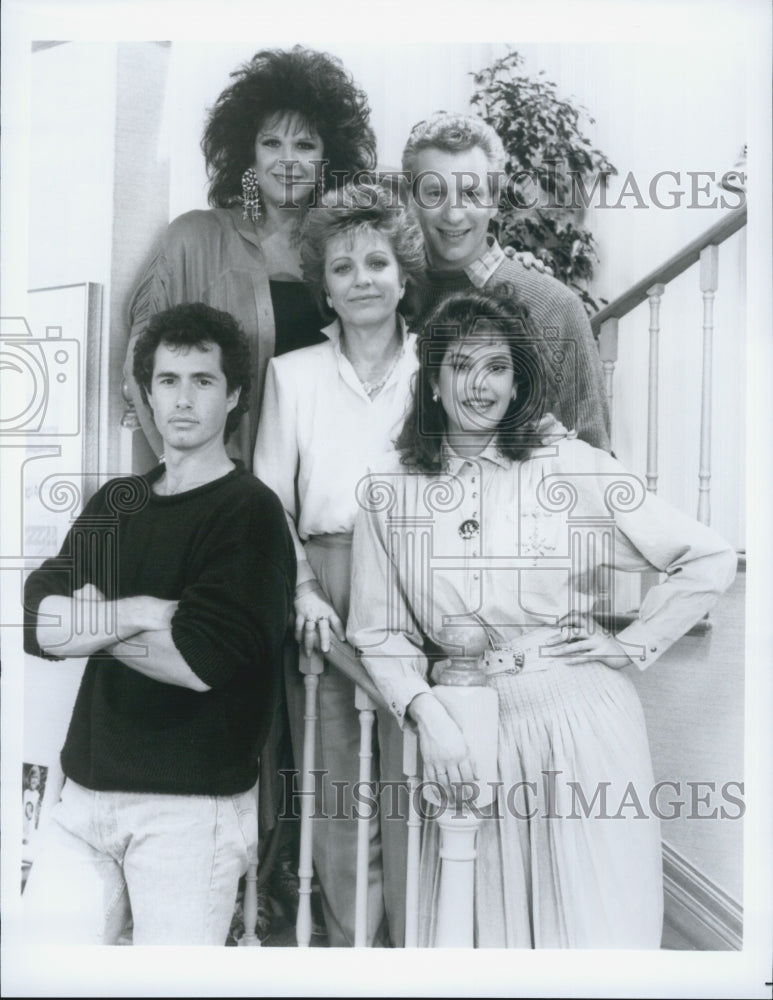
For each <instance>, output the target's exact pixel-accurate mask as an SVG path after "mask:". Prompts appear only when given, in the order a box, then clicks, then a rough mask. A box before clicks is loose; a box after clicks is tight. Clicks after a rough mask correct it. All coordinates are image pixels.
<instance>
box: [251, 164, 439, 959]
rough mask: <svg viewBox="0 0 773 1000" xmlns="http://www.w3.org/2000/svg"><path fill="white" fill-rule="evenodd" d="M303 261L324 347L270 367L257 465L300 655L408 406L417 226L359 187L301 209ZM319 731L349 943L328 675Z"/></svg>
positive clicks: (294, 703) (331, 610)
mask: <svg viewBox="0 0 773 1000" xmlns="http://www.w3.org/2000/svg"><path fill="white" fill-rule="evenodd" d="M301 259H302V263H303V272H304V278H305V279H306V280H307V281H308V282H309V284H310V285H311V288H312V290H313V292H314V293H315V295H316V298H317V299H318V303H319V305H320V307H321V308H322V309H323V311H327V313H328V315H330V316H331V317H334V318H333V322H332V323H331V324H330V325H329V326H327V327H325V329H324V330H323V333H324V334H325V336H326V340H325V342H324V343H322V344H318V345H315V346H313V347H308V348H304V349H302V350H298V351H292V352H290V353H288V354H285V355H283V356H282V357H279V358H274V359H273V360H272V361H271V362H270V363H269V365H268V371H267V374H266V384H265V390H264V399H263V408H262V411H261V417H260V423H259V431H258V439H257V445H256V448H255V461H254V471H255V474H256V475H257V476H258V477H259V478H260V479H262V480H263V481H264V482H265V483H266V484H267V485H268V486H270V487H271V488H272V489H273V490H274V491H275V492H276V493H277V495H278V496H279V498H280V500H281V501H282V503H283V505H284V508H285V510H286V512H287V517H288V521H289V524H290V528H291V531H292V533H293V536H294V538H295V543H296V554H297V557H298V576H297V586H296V592H295V615H296V617H295V638H296V640H297V641H298V642H300V643H303V644H304V646H305V648H306V649H307V651H311V649H313V648H314V647H315V645H318V646H319V648H321V650H322V651H323V652H327V651H328V649H329V646H330V632H331V630H332V632H333V633H334V634H335V635H336V636H338V638H339V639H343V638H344V637H345V633H344V623H345V622H346V619H347V617H348V611H349V584H350V567H351V534H352V529H353V527H354V519H355V516H356V513H357V500H356V491H357V485H358V483H359V481H360V480H361V479H362V478H363V476H364V475H365V474H366V473H367V471H368V468H369V467H371V466H374V465H375V466H376V467H378V465H379V464H380V463H381V462H383V460H384V456H385V455H386V454H388V453H389V452H391V451H392V450H393V447H394V445H393V442H394V439H395V437H396V436H397V433H398V432H399V430H400V428H401V427H402V424H403V422H404V420H405V416H406V413H407V408H408V404H409V401H410V395H411V380H412V376H413V374H414V372H415V371H416V368H417V366H418V361H417V358H416V349H415V340H416V338H415V335H414V334H411V333H409V332H408V329H407V327H406V323H405V320H404V318H403V316H402V315H401V314H400V312H398V307H400V306H401V302H402V301H403V300H404V296H405V291H406V284H407V282H409V281H410V280H411V279H412V278H413V279H416V278H417V277H418V276H419V274H420V272H421V270H422V268H423V266H424V246H423V241H422V237H421V231H420V229H419V228H418V225H417V224H416V223H415V222H414V221H412V220H411V218H409V216H408V215H407V214H406V212H405V210H404V208H403V207H402V206H401V205H400V204H399V202H398V200H397V198H396V195H395V192H394V191H393V190H392V189H391V188H389V187H387V186H383V185H380V184H373V183H367V182H359V183H358V184H357V185H356V186H350V187H347V188H345V189H344V190H343V192H338V193H337V194H336V195H334V196H333V195H331V197H330V198H328V199H325V200H324V201H323V207H321V208H316V209H314V208H312V209H310V210H309V213H308V215H307V218H306V221H305V224H304V228H303V232H302V236H301ZM286 680H287V692H288V709H289V713H290V729H291V734H292V738H293V749H294V753H295V757H296V761H297V762H300V760H301V759H302V747H303V711H304V708H303V701H304V692H303V681H302V677H301V676H300V675H299V674H298V671H297V666H296V665H293V664H290V669H289V670H288V671H287V677H286ZM386 721H388V722H389V723H390V725H392V723H391V720H389V719H387V720H386ZM393 728H395V729H396V727H393ZM317 729H318V748H317V756H316V761H317V767H319V768H321V769H324V770H325V771H326V775H325V778H324V779H323V802H322V805H323V808H324V809H325V811H326V813H327V815H328V816H332V815H333V814H334V813H336V812H339V814H340V812H341V808H340V807H339V806H338V799H337V798H336V789H335V787H334V786H332V785H331V782H332V781H336V782H346V783H348V784H347V785H346V794H345V801H344V802H343V804H342V805H343V810H344V812H345V814H346V816H347V817H349V818H347V819H342V818H337V819H319V820H315V830H314V866H315V870H316V873H317V877H318V879H319V882H320V887H321V890H322V902H323V910H324V914H325V922H326V925H327V932H328V940H329V944H330V945H331V946H347V945H352V944H353V938H354V888H355V887H354V862H355V857H356V836H357V833H356V822H355V821H354V820H353V819H352V818H351V817H352V815H353V809H354V806H355V805H356V803H354V801H353V800H352V791H351V790H352V787H353V785H354V784H355V783H356V782H357V781H358V778H359V760H358V750H359V722H358V718H357V713H356V711H355V708H354V687H353V685H352V683H351V682H350V681H348V680H347V679H346V678H345V677H343V676H342V675H341V674H339V673H338V672H337V671H335V670H327V671H325V673H324V674H323V675H322V676H321V678H320V685H319V724H318V727H317ZM383 735H384V734H383V733H382V734H380V742H381V743H382V753H384V751H385V746H384V745H383V744H384V739H383ZM397 735H399V734H397ZM340 787H343V786H339V788H340ZM392 825H393V826H395V824H392ZM380 839H381V838H380V831H379V822H378V819H377V818H376V819H374V821H373V822H372V824H371V840H370V862H371V864H370V887H369V897H368V924H369V931H368V943H376V944H385V943H387V942H388V940H389V935H388V931H387V928H386V926H385V921H384V912H385V910H384V885H383V877H382V864H381V843H380ZM391 888H392V887H391V886H387V887H386V897H387V898H386V906H387V912H388V913H389V914H390V918H391V917H392V913H394V919H392V920H391V924H392V926H391V927H390V928H389V931H391V940H392V941H393V942H395V943H396V942H399V941H400V938H401V936H402V928H401V924H402V920H401V909H402V896H401V892H400V887H399V886H397V889H398V891H397V893H395V892H394V889H392V897H391V898H393V905H390V889H391Z"/></svg>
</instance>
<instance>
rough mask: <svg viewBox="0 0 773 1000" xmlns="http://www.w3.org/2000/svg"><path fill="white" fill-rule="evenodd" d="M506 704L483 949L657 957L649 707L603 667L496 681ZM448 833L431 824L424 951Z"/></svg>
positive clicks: (484, 836)
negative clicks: (608, 951)
mask: <svg viewBox="0 0 773 1000" xmlns="http://www.w3.org/2000/svg"><path fill="white" fill-rule="evenodd" d="M488 682H489V684H490V685H491V686H492V687H493V688H494V689H495V690H496V692H497V694H498V697H499V747H498V763H499V779H500V781H501V782H502V785H501V787H500V788H499V791H498V798H497V803H496V805H497V808H496V815H495V816H494V817H493V818H484V819H482V820H481V824H480V827H479V830H478V834H477V859H476V862H475V903H474V909H475V915H474V920H475V927H474V937H475V944H476V947H508V948H659V947H660V939H661V933H662V920H663V889H662V862H661V842H660V824H659V820H658V817H657V814H656V813H654V812H653V810H652V808H651V806H650V801H649V800H650V794H651V792H652V789H653V786H654V779H653V774H652V764H651V758H650V751H649V745H648V741H647V733H646V727H645V722H644V715H643V712H642V708H641V703H640V701H639V697H638V695H637V693H636V690H635V688H634V686H633V684H632V682H631V680H630V679H629V678H628V677H627V676H626V674H625V673H624V672H623V671H618V670H613V669H611V668H609V667H607V666H605V665H604V664H602V663H598V662H593V663H588V664H585V665H582V666H569V665H567V664H561V663H558V662H557V663H555V664H553V665H551V666H550V667H549V668H548V669H547V670H544V671H536V672H526V673H523V674H520V675H511V674H498V675H493V676H490V677H489V678H488ZM439 874H440V861H439V830H438V825H437V823H436V822H434V821H433V820H427V821H426V822H425V824H424V836H423V844H422V860H421V874H420V907H421V909H420V943H421V944H422V945H423V946H425V947H432V946H434V945H435V944H436V943H437V942H436V940H435V926H436V917H437V911H436V910H437V894H438V887H439Z"/></svg>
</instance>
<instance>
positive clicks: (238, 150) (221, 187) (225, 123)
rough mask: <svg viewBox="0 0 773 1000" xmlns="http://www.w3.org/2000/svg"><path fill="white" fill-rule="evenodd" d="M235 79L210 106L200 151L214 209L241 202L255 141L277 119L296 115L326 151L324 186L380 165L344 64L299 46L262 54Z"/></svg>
mask: <svg viewBox="0 0 773 1000" xmlns="http://www.w3.org/2000/svg"><path fill="white" fill-rule="evenodd" d="M231 78H232V79H233V80H234V81H235V82H234V83H232V84H231V85H230V86H229V87H227V88H226V89H225V90H224V91H223V92H222V93H221V94H220V96H219V97H218V99H217V101H216V103H215V104H214V106H213V107H212V108H211V109H210V111H209V115H208V118H207V124H206V127H205V129H204V135H203V137H202V140H201V149H202V151H203V153H204V158H205V160H206V163H207V176H208V177H209V181H210V184H209V204H210V205H212V206H218V207H220V208H227V207H228V206H229V205H232V204H234V203H235V202H236V201H237V200H238V199H239V198H240V197H241V178H242V174H243V173H244V171H245V170H246V169H247V168H248V167H250V166H252V164H253V162H254V159H255V137H256V136H257V134H258V132H259V130H260V129H261V128H262V126H263V125H264V123H265V122H266V121H268V120H270V119H271V118H272V117H274V116H276V115H277V114H284V113H289V114H297V115H299V116H300V117H301V118H302V119H303V120H304V121H305V122H306V123H307V125H309V126H310V127H312V128H314V130H315V131H316V132H317V133H318V135H319V137H320V138H321V140H322V143H323V146H324V160H325V168H326V169H325V174H324V178H325V189H326V190H329V189H330V188H332V187H335V186H337V185H340V184H341V183H342V182H343V181H344V180H346V179H347V178H351V177H352V176H353V175H354V174H356V173H357V172H358V171H360V170H371V169H372V168H373V167H374V166H375V162H376V137H375V134H374V132H373V129H372V128H371V126H370V122H369V118H370V107H369V105H368V98H367V96H366V95H365V93H364V91H362V90H361V89H360V88H359V87H357V85H356V84H355V83H354V80H353V79H352V77H351V75H350V74H349V73H348V72H347V71H346V70H345V69H344V66H343V64H342V63H341V61H340V60H339V59H338V58H336V57H335V56H332V55H330V54H329V53H326V52H316V51H314V50H313V49H307V48H304V47H303V46H301V45H296V46H294V47H293V48H292V49H289V50H284V49H263V50H262V51H260V52H257V53H256V54H255V55H254V56H253V57H252V59H250V60H249V62H246V63H244V64H243V65H242V66H241V67H240V68H239V69H238V70H235V71H234V72H233V73H231Z"/></svg>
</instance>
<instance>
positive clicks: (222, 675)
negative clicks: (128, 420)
mask: <svg viewBox="0 0 773 1000" xmlns="http://www.w3.org/2000/svg"><path fill="white" fill-rule="evenodd" d="M162 472H163V466H158V467H156V468H155V469H154V470H152V471H151V472H149V473H147V474H146V475H145V476H138V477H127V478H122V479H114V480H111V481H110V482H109V483H107V484H106V485H105V486H103V487H102V488H101V489H100V490H99V491H98V492H97V493H96V494H95V496H94V497H93V498H92V499H91V500H90V501H89V503H88V504H87V505H86V507H85V509H84V511H83V513H82V514H81V515H80V517H79V518H78V519H77V521H76V523H75V525H74V526H73V527H72V529H71V530H70V532H69V533H68V535H67V538H66V539H65V541H64V545H63V546H62V549H61V551H60V553H59V555H58V556H57V557H56V558H54V559H48V560H46V562H44V563H43V565H42V566H41V567H40V568H39V569H38V570H36V571H35V572H34V573H32V574H31V576H30V577H29V579H28V580H27V583H26V586H25V614H26V620H25V649H26V650H27V652H28V653H31V654H33V655H36V656H43V655H46V654H44V653H43V651H42V650H41V648H40V646H39V645H38V643H37V639H36V634H35V627H36V617H37V609H38V606H39V604H40V602H41V601H42V600H43V598H44V597H47V596H49V595H51V594H61V595H65V596H71V595H72V593H73V591H75V590H77V589H79V588H80V587H82V586H84V584H86V583H93V584H94V585H95V586H96V587H98V588H99V590H101V591H102V593H103V594H105V596H106V597H107V598H108V599H115V598H120V597H130V596H135V595H138V594H146V595H149V596H151V597H158V598H162V599H165V600H177V601H179V606H178V608H177V611H176V612H175V615H174V618H173V619H172V639H173V641H174V644H175V646H176V647H177V649H178V650H179V652H180V653H181V655H182V656H183V658H184V659H185V661H186V662H187V664H188V665H189V666H190V668H191V669H192V670H193V671H194V673H196V675H197V676H198V677H200V678H201V680H203V681H204V682H205V683H206V684H208V685H209V686H210V688H211V690H209V691H206V692H204V693H200V692H196V691H192V690H189V689H187V688H184V687H180V686H178V685H174V684H166V683H163V682H161V681H157V680H153V679H151V678H149V677H146V676H144V675H143V674H141V673H138V672H137V671H136V670H133V669H132V668H131V667H128V666H126V665H125V664H123V663H121V662H120V661H119V660H117V659H115V658H114V657H112V656H111V655H110V654H109V653H106V652H101V653H98V654H95V655H93V656H91V657H90V658H89V661H88V664H87V666H86V669H85V672H84V674H83V679H82V681H81V685H80V690H79V692H78V696H77V699H76V702H75V707H74V709H73V714H72V719H71V720H70V727H69V730H68V733H67V739H66V742H65V746H64V749H63V751H62V767H63V770H64V772H65V774H66V775H67V776H68V777H70V778H72V779H73V780H75V781H77V782H79V784H81V785H85V786H86V787H87V788H92V789H96V790H105V791H108V790H112V791H132V792H167V793H179V794H194V795H234V794H237V793H239V792H243V791H246V790H247V789H249V788H251V787H252V786H253V785H254V784H255V782H256V780H257V776H258V755H259V753H260V751H261V748H262V746H263V743H264V741H265V737H266V734H267V731H268V727H269V723H270V721H271V710H272V706H273V703H274V692H275V688H276V684H277V683H278V678H279V671H280V664H281V650H282V644H283V639H284V636H285V632H286V628H287V622H288V619H289V613H290V609H291V607H292V588H293V586H294V578H295V555H294V550H293V545H292V542H291V540H290V535H289V531H288V529H287V523H286V520H285V515H284V511H283V509H282V507H281V504H280V503H279V500H278V499H277V497H276V495H275V494H274V493H273V492H272V491H271V490H269V489H268V487H267V486H265V485H264V484H263V483H261V482H260V481H259V480H257V479H256V478H255V477H254V476H252V475H251V474H250V473H248V472H246V471H245V469H244V467H243V466H242V465H241V464H239V465H238V467H237V468H236V469H234V470H233V471H232V472H230V473H228V474H227V475H226V476H223V477H221V478H220V479H217V480H214V481H213V482H210V483H206V484H205V485H204V486H200V487H198V488H196V489H192V490H188V491H187V492H185V493H179V494H176V495H173V496H158V495H156V494H155V493H153V491H152V483H153V482H154V481H155V480H156V479H158V478H159V476H160V475H161V474H162ZM48 658H49V659H59V658H60V657H56V656H48Z"/></svg>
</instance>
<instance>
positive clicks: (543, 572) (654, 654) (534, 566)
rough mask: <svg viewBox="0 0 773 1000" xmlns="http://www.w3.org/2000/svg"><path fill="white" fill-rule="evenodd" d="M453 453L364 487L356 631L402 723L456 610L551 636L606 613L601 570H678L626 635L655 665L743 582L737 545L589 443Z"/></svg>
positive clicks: (353, 611) (509, 630)
mask: <svg viewBox="0 0 773 1000" xmlns="http://www.w3.org/2000/svg"><path fill="white" fill-rule="evenodd" d="M446 455H447V457H448V458H449V462H448V470H449V471H448V473H447V474H443V475H438V476H428V475H424V474H419V473H411V472H410V471H408V470H406V469H405V467H400V465H399V464H398V463H397V462H396V461H394V460H393V461H392V464H391V465H390V466H384V467H383V468H385V469H386V471H385V472H384V473H374V474H373V475H372V476H371V477H370V479H369V480H368V481H367V483H365V484H363V487H361V490H360V500H361V504H362V509H361V511H360V513H359V515H358V518H357V522H356V526H355V532H354V549H353V556H352V558H353V577H352V596H351V607H350V616H349V623H348V628H347V637H348V639H349V641H350V642H351V643H352V644H353V645H354V646H355V647H356V648H357V650H358V652H359V653H360V655H361V656H362V660H363V663H364V665H365V667H366V669H367V670H368V672H369V674H370V675H371V677H372V678H373V680H374V682H375V683H376V685H377V686H378V688H379V690H380V691H381V692H382V694H383V696H384V698H385V700H386V701H387V703H388V704H389V705H390V706H391V708H392V711H393V713H394V714H395V716H396V717H397V719H398V721H400V722H401V724H402V722H403V719H404V715H405V711H406V709H407V707H408V705H409V703H410V702H411V700H412V699H413V698H414V697H415V696H416V695H417V694H419V693H421V692H424V691H427V690H429V685H428V684H427V681H426V679H425V678H426V675H427V660H426V657H425V655H424V653H423V652H422V648H423V645H424V641H423V640H424V636H428V637H429V638H430V639H432V641H433V642H435V643H436V644H437V645H438V646H439V647H440V648H441V649H443V648H444V635H443V627H444V626H447V625H449V624H450V623H452V622H453V618H454V616H458V615H465V614H467V615H469V614H470V613H475V614H476V615H477V617H478V619H479V620H480V621H481V622H483V623H485V624H486V626H487V627H488V629H487V630H490V631H492V632H494V633H495V637H496V639H497V640H498V641H503V642H507V641H510V640H512V639H514V638H516V637H517V636H518V635H519V634H521V633H522V632H523V631H526V630H530V629H534V628H535V627H537V626H540V625H544V626H546V633H547V631H548V630H549V629H552V630H553V631H554V630H555V626H556V624H557V623H558V621H559V619H561V618H563V617H564V616H565V615H567V614H569V613H570V612H580V613H587V612H589V611H590V610H591V609H592V607H593V602H594V600H595V598H596V596H597V593H596V570H597V569H598V568H599V567H609V568H611V569H613V570H624V571H627V572H641V571H642V570H646V569H652V568H655V569H657V570H659V571H661V572H663V573H665V578H664V579H663V581H662V582H660V583H659V584H657V585H655V586H653V587H651V588H650V590H649V591H648V592H647V594H646V595H645V597H644V599H643V600H642V602H641V608H640V611H639V616H638V620H637V621H634V622H633V623H632V624H631V625H629V626H627V627H626V628H624V629H623V630H622V631H621V632H620V633H618V635H617V639H618V641H619V642H621V643H622V644H623V645H624V648H625V649H626V651H627V652H628V653H629V655H630V656H631V658H632V659H633V660H634V662H635V663H636V664H637V665H638V666H639V667H640V668H642V669H643V668H645V667H646V666H648V665H649V664H650V663H652V662H653V661H654V660H656V659H657V658H658V657H659V656H660V655H662V653H664V652H665V650H666V649H668V647H669V646H670V645H671V644H672V643H673V642H675V641H676V640H677V639H678V638H679V637H680V636H682V635H683V634H684V633H685V632H686V631H687V630H688V629H689V628H691V627H692V625H694V624H695V623H696V622H697V621H698V620H699V619H700V618H701V617H702V616H703V615H704V614H705V613H706V612H707V611H708V610H709V609H710V608H711V607H712V605H713V604H714V603H715V602H716V600H717V599H718V597H719V595H720V594H721V593H722V592H723V591H724V590H725V589H726V588H727V587H728V586H729V585H730V583H731V582H732V580H733V577H734V575H735V567H736V555H735V552H734V551H733V550H732V548H731V547H730V546H729V545H728V544H727V543H726V542H725V541H724V540H723V539H722V538H721V537H720V536H719V535H718V534H717V533H716V532H714V531H712V530H711V529H710V528H707V527H706V526H704V525H702V524H700V523H699V522H698V521H695V520H693V519H692V518H690V517H688V516H687V515H685V514H683V513H682V512H681V511H679V510H677V509H675V508H674V507H672V506H670V505H669V504H667V503H665V502H664V501H663V500H661V499H660V498H659V497H657V496H655V495H653V494H652V493H649V492H648V491H647V490H646V489H645V487H644V484H643V483H642V482H641V480H640V479H639V478H638V477H636V476H634V475H633V474H632V473H629V472H628V471H627V470H626V469H625V468H624V467H623V466H622V465H620V463H619V462H618V461H617V460H616V459H614V458H612V456H610V455H609V454H607V453H606V452H605V451H601V450H598V449H596V448H592V447H591V446H590V445H588V444H586V443H585V442H583V441H580V440H577V439H572V438H566V439H564V440H562V441H559V443H558V444H555V445H551V446H548V447H543V448H541V449H539V450H538V451H535V452H533V453H532V455H531V456H530V458H529V459H528V460H526V461H523V462H511V461H510V460H508V459H505V458H503V457H502V456H501V455H500V454H499V453H498V452H497V451H496V449H495V448H494V446H493V445H489V447H488V448H487V449H486V450H485V451H484V452H483V453H481V454H480V455H479V456H478V457H477V458H474V459H469V460H465V459H462V458H460V457H459V456H458V455H456V454H454V453H453V452H451V451H450V449H448V448H447V447H446ZM607 579H608V582H609V587H610V594H609V596H610V598H611V599H612V607H611V610H612V611H613V612H614V611H620V610H622V609H618V608H615V607H614V583H613V581H614V577H613V574H612V573H609V574H608V577H607ZM445 646H446V648H448V644H447V643H446V644H445Z"/></svg>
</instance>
